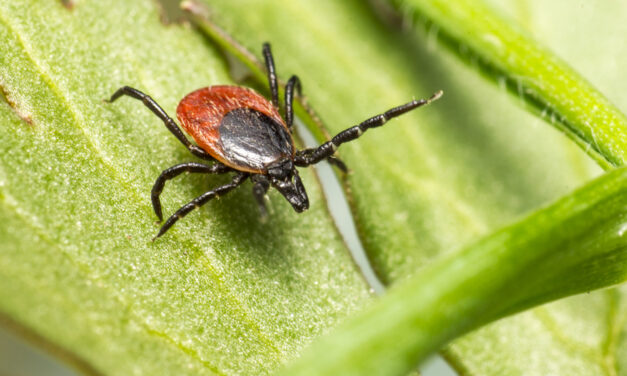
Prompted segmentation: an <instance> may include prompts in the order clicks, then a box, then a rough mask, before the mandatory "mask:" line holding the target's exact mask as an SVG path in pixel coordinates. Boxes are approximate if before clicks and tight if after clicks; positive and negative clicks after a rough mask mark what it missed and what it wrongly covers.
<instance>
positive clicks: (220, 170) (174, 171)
mask: <svg viewBox="0 0 627 376" xmlns="http://www.w3.org/2000/svg"><path fill="white" fill-rule="evenodd" d="M229 171H233V170H232V169H231V168H230V167H227V166H225V165H223V164H222V163H216V164H214V165H211V166H207V165H204V164H201V163H196V162H188V163H181V164H178V165H176V166H172V167H170V168H168V169H167V170H164V171H163V172H162V173H161V175H159V177H158V178H157V181H155V185H153V186H152V192H150V199H151V200H152V208H153V209H154V210H155V214H156V215H157V217H158V218H159V222H161V221H162V220H163V214H162V212H161V201H160V200H159V196H160V195H161V192H162V191H163V187H164V186H165V183H166V182H167V181H168V180H170V179H174V178H175V177H177V176H179V175H180V174H182V173H184V172H197V173H203V174H224V173H225V172H229Z"/></svg>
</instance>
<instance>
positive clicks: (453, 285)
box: [282, 168, 627, 375]
mask: <svg viewBox="0 0 627 376" xmlns="http://www.w3.org/2000/svg"><path fill="white" fill-rule="evenodd" d="M626 232H627V168H621V169H617V170H615V171H612V172H609V173H607V174H605V175H603V176H602V177H600V178H598V179H596V180H594V181H592V182H591V183H589V184H587V185H586V186H584V187H583V188H581V189H579V190H577V191H575V192H574V193H572V194H571V195H568V196H566V197H564V198H563V199H561V200H559V201H558V202H556V203H554V204H553V205H551V206H549V207H546V208H544V209H542V210H539V211H537V212H535V213H534V214H532V215H530V216H529V217H527V218H525V219H524V220H522V221H520V222H518V223H516V224H514V225H511V226H509V227H506V228H504V229H502V230H500V231H497V232H495V233H493V234H491V235H489V236H487V237H485V238H483V239H482V240H480V241H478V242H477V243H475V244H473V245H471V246H469V247H466V248H464V249H462V250H461V251H460V252H457V253H453V254H449V255H448V256H446V257H444V258H441V259H439V260H437V261H435V262H434V263H432V264H430V265H429V266H428V267H426V268H425V269H423V270H422V271H421V272H420V273H419V274H416V275H414V276H413V277H410V278H409V279H407V280H405V281H404V282H402V283H400V284H399V285H397V286H394V287H392V288H391V289H390V290H389V292H388V293H387V294H386V295H384V296H383V297H382V298H381V299H379V300H378V301H377V302H375V303H374V304H373V305H372V306H370V307H369V308H368V309H366V310H364V311H362V312H361V313H360V314H358V315H357V316H355V317H353V318H352V319H351V320H350V321H348V322H346V323H345V324H344V325H343V326H341V327H340V328H339V329H338V330H337V331H335V332H334V333H333V334H332V335H331V336H327V337H324V338H322V339H321V340H320V341H319V342H317V343H316V344H315V345H314V346H312V347H311V348H310V349H309V351H307V352H306V353H305V354H304V355H303V357H301V358H300V359H298V360H297V362H295V363H294V364H292V366H291V367H290V368H288V369H287V370H286V371H285V372H284V373H282V375H365V374H367V375H404V374H406V373H407V372H409V371H410V370H412V369H414V368H415V366H416V365H417V364H418V363H419V362H420V361H421V360H423V359H425V357H426V356H428V355H429V354H431V353H432V352H434V351H437V350H438V349H439V348H440V347H441V346H443V345H444V344H445V343H446V342H448V341H449V340H451V339H453V338H455V337H457V336H459V335H462V334H464V333H467V332H468V331H471V330H473V329H475V328H477V327H479V326H481V325H483V324H486V323H488V322H490V321H493V320H496V319H498V318H501V317H503V316H505V315H507V314H511V313H514V312H518V311H521V310H523V309H526V308H530V307H532V306H535V305H538V304H541V303H544V302H547V301H550V300H554V299H558V298H561V297H565V296H569V295H573V294H576V293H582V292H587V291H590V290H593V289H597V288H601V287H604V286H610V285H613V284H616V283H619V282H622V281H624V280H625V279H626V278H627V238H625V237H624V235H625V233H626Z"/></svg>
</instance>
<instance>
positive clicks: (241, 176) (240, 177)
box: [152, 172, 248, 241]
mask: <svg viewBox="0 0 627 376" xmlns="http://www.w3.org/2000/svg"><path fill="white" fill-rule="evenodd" d="M247 177H248V173H245V172H239V173H238V174H237V175H235V176H233V180H231V182H230V183H228V184H225V185H223V186H220V187H218V188H216V189H213V190H211V191H208V192H205V193H203V194H202V195H200V196H198V197H196V198H195V199H193V200H192V201H190V202H189V203H187V204H185V205H183V206H182V207H181V208H180V209H179V210H177V211H176V212H175V213H174V214H173V215H172V216H170V218H168V220H167V221H165V223H164V224H163V226H161V229H160V230H159V233H158V234H157V236H155V237H154V238H152V240H153V241H154V240H155V239H157V238H158V237H160V236H161V235H163V234H165V232H166V231H168V230H169V229H170V227H172V226H173V225H174V224H175V223H176V221H178V220H179V219H181V218H183V217H185V216H186V215H187V214H189V212H191V211H192V210H194V209H196V208H199V207H201V206H203V205H204V204H206V203H207V202H209V201H210V200H211V199H213V198H215V197H218V196H222V195H224V194H226V193H227V192H229V191H231V190H233V189H234V188H236V187H237V186H238V185H240V184H242V183H243V182H244V181H245V180H246V178H247Z"/></svg>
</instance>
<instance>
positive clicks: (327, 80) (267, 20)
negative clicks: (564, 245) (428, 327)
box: [210, 1, 624, 375]
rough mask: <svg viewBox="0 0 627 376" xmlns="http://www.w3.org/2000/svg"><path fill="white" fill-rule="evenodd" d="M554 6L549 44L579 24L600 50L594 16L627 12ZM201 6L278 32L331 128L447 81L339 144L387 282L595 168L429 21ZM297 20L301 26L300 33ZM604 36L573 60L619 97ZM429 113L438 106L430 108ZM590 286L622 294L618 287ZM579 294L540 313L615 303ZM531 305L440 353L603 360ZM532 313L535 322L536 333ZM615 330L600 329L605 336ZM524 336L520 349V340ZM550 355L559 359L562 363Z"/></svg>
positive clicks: (563, 320) (494, 359) (233, 25)
mask: <svg viewBox="0 0 627 376" xmlns="http://www.w3.org/2000/svg"><path fill="white" fill-rule="evenodd" d="M514 3H515V4H514ZM514 3H512V4H510V6H509V7H508V4H500V5H501V6H502V7H503V8H506V9H511V8H514V9H517V8H516V6H515V5H520V3H519V2H518V3H516V2H514ZM550 4H551V6H552V8H551V10H550V11H543V9H542V8H541V7H539V8H540V9H539V10H538V11H537V13H538V17H540V16H542V17H543V18H542V20H544V22H545V23H546V24H545V25H544V28H543V31H544V34H543V35H544V36H546V35H548V34H550V35H552V36H556V35H562V39H561V40H560V42H562V43H556V45H557V46H559V47H560V51H561V50H564V49H571V50H577V49H581V46H580V45H579V44H578V42H579V40H581V37H582V36H584V35H585V37H586V39H585V40H586V42H587V43H586V46H592V45H594V46H597V47H598V43H596V42H595V41H597V39H598V38H599V36H598V33H596V32H595V30H599V25H608V24H611V25H620V24H621V23H620V22H619V23H617V22H616V20H620V19H621V18H620V15H621V14H624V12H621V10H620V6H619V5H615V6H614V8H619V9H612V10H607V14H608V16H607V17H608V19H607V20H603V21H604V22H599V21H598V20H597V22H596V23H595V22H594V21H593V20H591V18H590V17H588V16H586V15H588V14H595V15H597V14H599V12H598V11H596V9H595V10H591V9H589V7H588V8H585V7H584V8H578V7H572V6H571V5H572V4H570V3H564V4H554V3H550ZM542 5H544V6H547V5H549V3H546V2H543V3H542ZM210 7H211V9H212V14H213V17H212V20H213V21H214V22H216V23H218V24H219V25H220V26H222V27H223V28H225V29H226V30H227V31H228V32H229V33H230V34H232V35H234V36H235V37H236V39H238V40H240V41H244V43H245V44H246V45H247V46H248V47H249V48H251V49H255V48H257V47H256V45H257V44H258V43H260V42H261V41H264V40H270V41H272V42H273V46H274V51H275V54H276V55H277V57H276V60H277V64H278V69H279V75H280V76H281V75H282V77H284V78H285V77H288V76H289V74H291V73H297V74H299V75H300V77H301V79H302V81H303V85H304V92H305V93H306V95H307V96H308V102H309V103H310V104H312V105H313V106H314V107H315V108H316V109H318V112H319V114H320V116H321V117H322V119H323V120H324V121H325V123H326V124H327V125H328V127H329V128H331V133H333V132H337V131H339V130H341V129H343V128H344V127H345V126H347V125H348V124H352V123H354V122H356V121H358V120H360V119H362V118H363V117H365V116H369V115H371V114H373V112H374V111H375V110H374V109H381V108H382V107H383V106H384V103H383V102H385V101H387V100H388V98H389V97H390V96H394V97H395V98H397V99H395V100H396V101H403V95H411V94H412V93H418V94H417V95H418V96H420V95H428V93H429V92H431V91H434V90H437V89H439V88H442V89H444V91H445V96H444V98H443V99H442V100H441V101H439V102H438V103H436V104H434V105H433V106H432V107H430V108H428V109H423V110H421V112H420V113H415V114H408V115H406V116H405V117H404V118H401V119H398V120H395V121H394V124H390V125H388V126H386V127H385V128H383V129H380V130H377V131H376V132H377V133H376V134H373V135H370V134H368V135H365V136H364V137H363V138H361V139H360V140H359V142H358V143H354V144H352V145H346V146H345V147H343V148H342V149H340V153H341V156H342V158H343V159H344V160H345V161H346V162H347V163H348V164H349V166H350V167H351V169H352V170H353V174H351V175H349V177H348V179H347V183H348V188H349V189H348V193H349V195H350V197H352V204H353V209H354V212H355V216H356V221H357V224H358V227H359V230H360V234H361V236H362V240H363V241H364V243H365V245H366V247H367V252H369V254H370V256H371V259H372V261H373V262H374V266H375V268H376V269H377V271H378V272H379V275H380V276H381V277H382V279H383V280H384V281H386V282H388V283H390V282H392V281H396V280H399V279H402V278H406V276H408V275H411V274H413V273H415V272H416V270H418V269H420V268H422V267H424V265H425V264H427V263H428V262H429V261H430V260H432V259H433V258H435V257H436V256H437V255H438V254H440V253H441V252H450V251H451V250H453V249H455V248H458V247H460V246H461V245H463V244H464V243H466V242H468V241H469V240H471V239H476V238H477V237H478V236H480V235H481V234H486V233H489V232H490V230H492V229H494V228H497V227H500V226H502V225H503V224H504V223H508V222H510V221H512V220H513V219H515V218H517V217H519V216H520V215H521V214H522V213H525V212H528V211H530V210H532V209H533V208H536V207H538V206H539V205H541V204H542V203H545V202H547V201H549V200H551V199H553V198H557V197H559V196H560V195H561V194H563V193H566V192H567V191H568V190H570V189H572V188H574V187H576V186H577V185H579V184H581V183H582V182H583V181H585V180H586V179H588V178H589V177H590V176H592V175H594V174H597V173H598V169H595V168H594V167H593V166H591V164H590V163H589V162H588V161H587V160H586V158H584V157H583V156H582V155H581V153H580V152H579V151H577V150H576V149H575V148H574V147H573V145H572V144H570V143H569V142H568V141H567V140H564V138H563V137H560V135H559V134H557V133H556V132H553V131H552V130H550V129H547V127H546V126H545V125H544V124H543V122H542V121H539V120H538V119H537V118H535V117H533V116H531V115H529V114H528V113H527V112H526V111H525V110H527V109H529V108H530V109H531V110H534V107H533V106H530V105H529V104H525V108H524V109H520V108H519V107H517V106H516V105H515V104H513V103H512V101H511V99H510V98H507V97H504V96H503V95H502V94H503V92H502V91H501V90H498V89H495V88H494V87H492V86H491V85H489V84H487V83H486V82H485V81H484V80H481V79H478V78H477V75H476V70H475V66H474V65H471V66H470V67H469V66H468V64H467V61H460V60H456V59H453V58H451V57H450V54H449V52H448V51H446V50H443V49H441V48H438V44H437V43H434V42H435V39H434V38H433V35H436V34H437V33H436V31H437V30H438V28H437V25H436V27H433V28H431V29H429V30H430V31H431V32H432V33H429V34H423V33H418V34H419V35H418V37H413V36H407V35H401V34H399V33H395V32H391V31H390V30H388V29H387V28H385V27H382V26H381V23H380V19H378V18H377V17H375V16H374V15H373V14H372V13H373V12H372V11H371V10H369V9H368V8H367V7H366V6H365V5H364V4H363V3H361V2H354V1H353V2H351V1H343V2H324V1H316V2H311V3H309V2H299V6H298V7H293V6H292V5H291V4H290V3H289V2H273V3H271V4H264V5H258V4H255V5H254V6H253V5H252V2H249V1H231V2H219V3H215V2H211V3H210ZM590 7H592V5H590ZM253 8H254V9H255V11H254V12H239V13H237V9H253ZM523 8H524V5H523ZM564 9H568V10H569V11H570V10H572V9H578V10H580V11H579V12H578V13H576V14H581V16H580V17H578V18H577V20H578V21H579V23H581V22H582V21H584V20H585V21H586V22H588V23H589V24H590V30H589V31H588V32H587V33H586V32H581V33H578V36H579V37H580V38H578V39H577V38H576V40H570V39H568V36H569V35H570V34H572V32H571V30H570V29H569V28H568V25H569V23H570V22H572V19H571V18H570V17H572V15H571V13H568V12H565V11H564ZM234 14H237V16H234ZM259 14H263V15H264V17H260V16H259ZM557 14H559V15H561V16H562V17H563V18H564V22H563V24H562V25H561V26H562V29H560V30H563V32H562V33H561V34H560V33H556V32H555V30H553V29H552V28H555V25H554V23H553V22H552V20H553V18H552V17H549V16H548V15H557ZM303 15H306V16H303ZM534 20H535V19H534ZM530 22H533V21H530ZM606 27H607V26H606ZM301 30H304V31H306V34H305V35H301V34H300V33H299V31H301ZM604 35H605V36H604V38H603V39H607V37H608V35H622V33H620V32H618V31H616V30H614V31H613V32H607V33H604ZM247 41H248V42H247ZM612 41H613V42H614V43H613V44H612V43H611V41H610V43H608V46H609V48H610V50H608V51H605V55H603V54H602V52H604V51H599V49H598V48H597V49H595V50H594V51H595V52H596V53H588V52H587V51H589V49H588V47H586V48H585V51H584V53H585V56H578V57H577V59H576V60H574V61H573V62H574V63H576V64H577V65H576V67H577V69H582V68H587V69H585V71H584V72H585V73H586V75H591V74H592V73H599V72H607V73H608V74H607V75H603V76H599V75H597V76H594V78H595V80H594V82H595V84H598V82H599V78H601V80H602V82H601V83H603V84H604V85H602V87H603V89H604V91H605V92H608V94H611V97H612V98H619V99H620V98H621V97H620V95H623V97H622V98H624V90H622V89H621V85H620V84H619V83H620V81H618V80H616V78H615V77H617V76H620V72H619V71H613V70H612V69H614V68H618V67H620V64H616V60H613V59H611V58H608V56H612V57H614V56H616V54H617V52H616V51H612V50H611V49H612V46H616V45H617V42H618V40H617V39H616V38H613V39H612ZM554 47H555V46H554ZM614 49H615V48H614ZM618 51H622V49H619V50H618ZM598 52H601V53H598ZM608 54H609V55H608ZM621 56H622V55H621ZM618 59H619V60H618V61H622V60H620V58H618ZM469 68H470V69H469ZM603 80H605V81H603ZM612 84H614V86H615V87H613V86H612ZM582 85H584V86H587V84H585V83H582ZM423 87H427V88H426V89H421V88H423ZM423 92H424V93H425V94H420V93H423ZM382 93H383V94H384V95H382ZM399 93H401V94H399ZM402 93H408V94H402ZM390 102H392V100H390ZM619 103H620V101H619ZM516 104H518V103H516ZM371 109H373V110H371ZM584 110H585V109H584ZM368 111H370V112H368ZM534 111H535V110H534ZM611 111H615V110H611ZM433 113H437V115H435V116H431V114H433ZM583 115H584V116H586V114H583ZM412 125H413V127H412ZM391 128H393V129H391ZM408 128H410V130H411V131H408ZM373 133H374V132H373ZM617 135H618V136H620V133H619V134H617ZM599 294H600V296H601V297H603V296H614V295H615V294H618V296H620V293H619V292H616V291H611V292H601V293H599ZM588 299H590V301H591V302H597V301H598V300H599V299H600V301H601V303H600V305H603V304H604V303H603V302H606V301H608V299H604V298H598V297H597V296H596V295H595V296H593V297H590V298H588ZM575 301H576V302H577V303H576V304H578V305H585V306H586V307H588V309H584V310H583V311H582V310H575V309H572V310H567V309H564V308H560V307H564V306H566V307H568V306H569V304H570V305H572V304H575V303H568V301H566V302H564V303H560V304H561V306H559V305H558V306H556V308H553V307H549V308H547V309H545V308H542V309H540V310H539V311H546V312H549V315H552V316H559V318H560V320H559V325H562V326H564V327H565V328H567V327H568V325H575V324H577V323H579V322H580V321H581V320H583V318H582V317H585V318H594V320H596V321H597V322H604V321H606V319H607V317H606V316H605V315H604V314H603V313H602V312H606V311H611V309H610V306H605V308H604V309H596V308H595V307H599V305H598V304H594V305H593V304H592V303H590V304H586V303H585V302H586V297H583V298H577V299H576V300H575ZM535 315H537V314H536V313H535V311H534V312H530V313H528V314H525V315H523V316H517V317H515V318H512V319H508V320H503V321H500V322H499V323H498V324H495V325H496V326H495V327H494V328H495V329H493V330H494V331H493V332H490V333H488V334H487V335H485V336H482V332H481V331H479V332H477V333H476V334H473V335H472V337H470V338H472V339H474V340H475V341H472V339H468V340H466V341H465V342H464V348H463V350H464V351H458V350H459V348H456V346H453V347H452V349H451V350H449V352H448V353H447V355H448V357H449V358H450V359H451V360H452V361H453V363H455V366H456V367H457V368H458V369H459V370H460V371H464V372H466V373H465V374H472V371H469V370H472V369H473V368H472V367H470V363H472V365H474V366H477V365H483V366H484V367H481V368H475V370H476V371H477V374H495V375H500V374H508V373H515V372H516V369H517V368H516V364H521V365H522V367H527V368H523V369H526V370H529V369H530V368H528V367H531V366H532V365H538V368H535V370H536V372H537V373H540V374H542V373H546V372H545V371H546V369H545V368H543V365H547V363H551V361H552V362H553V363H552V364H556V363H557V362H560V363H557V364H577V365H581V364H583V363H585V364H586V365H585V367H579V369H598V368H597V367H598V364H595V362H596V360H598V357H596V358H594V359H593V358H591V357H588V356H586V355H582V353H581V352H580V351H574V352H573V351H571V349H572V348H573V346H571V343H574V344H575V345H574V347H575V348H576V347H577V343H580V342H587V341H589V339H588V338H585V337H586V333H588V331H579V332H577V333H581V335H576V333H571V332H570V331H569V333H571V336H572V337H570V338H569V341H566V342H564V341H563V340H562V339H563V337H560V336H559V333H556V332H555V331H554V330H551V329H547V328H543V327H540V328H537V327H538V325H539V324H538V323H537V321H538V320H535V319H534V318H533V317H535ZM529 317H531V319H529ZM588 321H589V320H588ZM527 324H533V325H534V327H536V328H537V330H535V331H534V332H533V334H531V332H528V331H527V330H526V326H525V325H527ZM607 325H608V334H609V333H612V332H616V331H618V332H620V330H621V328H622V327H624V322H623V321H621V319H620V317H619V318H618V319H617V320H614V321H611V322H609V323H607ZM490 330H492V329H491V328H488V329H486V331H490ZM493 333H494V334H493ZM525 334H528V337H526V336H525ZM540 338H543V339H544V340H543V341H540ZM612 338H614V337H612V336H610V335H608V337H607V338H606V340H607V341H608V343H609V342H612V341H613V339H612ZM505 343H508V344H511V345H510V346H505ZM597 343H598V342H597ZM622 343H624V341H623V342H622ZM523 344H528V346H526V347H525V348H524V349H523V348H521V347H517V346H516V345H521V346H522V345H523ZM621 348H624V345H622V347H620V346H619V347H612V346H610V347H604V346H596V345H594V344H593V345H591V349H590V350H586V351H585V352H586V353H589V352H590V351H596V352H597V353H598V354H606V355H604V356H605V357H606V359H611V358H612V357H615V358H617V359H621V357H620V355H619V354H620V351H621V350H620V349H621ZM486 349H489V351H486ZM622 351H623V352H624V350H622ZM617 352H618V353H617ZM545 354H551V355H550V356H548V357H547V359H546V361H544V362H540V361H537V360H536V359H539V358H543V357H544V356H545ZM554 354H559V355H562V356H561V357H560V358H559V360H558V359H556V356H555V355H554ZM512 358H516V361H515V362H513V361H511V359H512ZM486 359H490V360H491V362H490V363H488V362H486V361H485V360H486ZM510 365H511V368H508V366H510ZM490 366H493V367H492V368H490ZM490 370H491V371H492V372H490ZM512 370H513V371H512ZM583 374H586V372H584V373H583ZM588 374H589V373H588Z"/></svg>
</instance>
